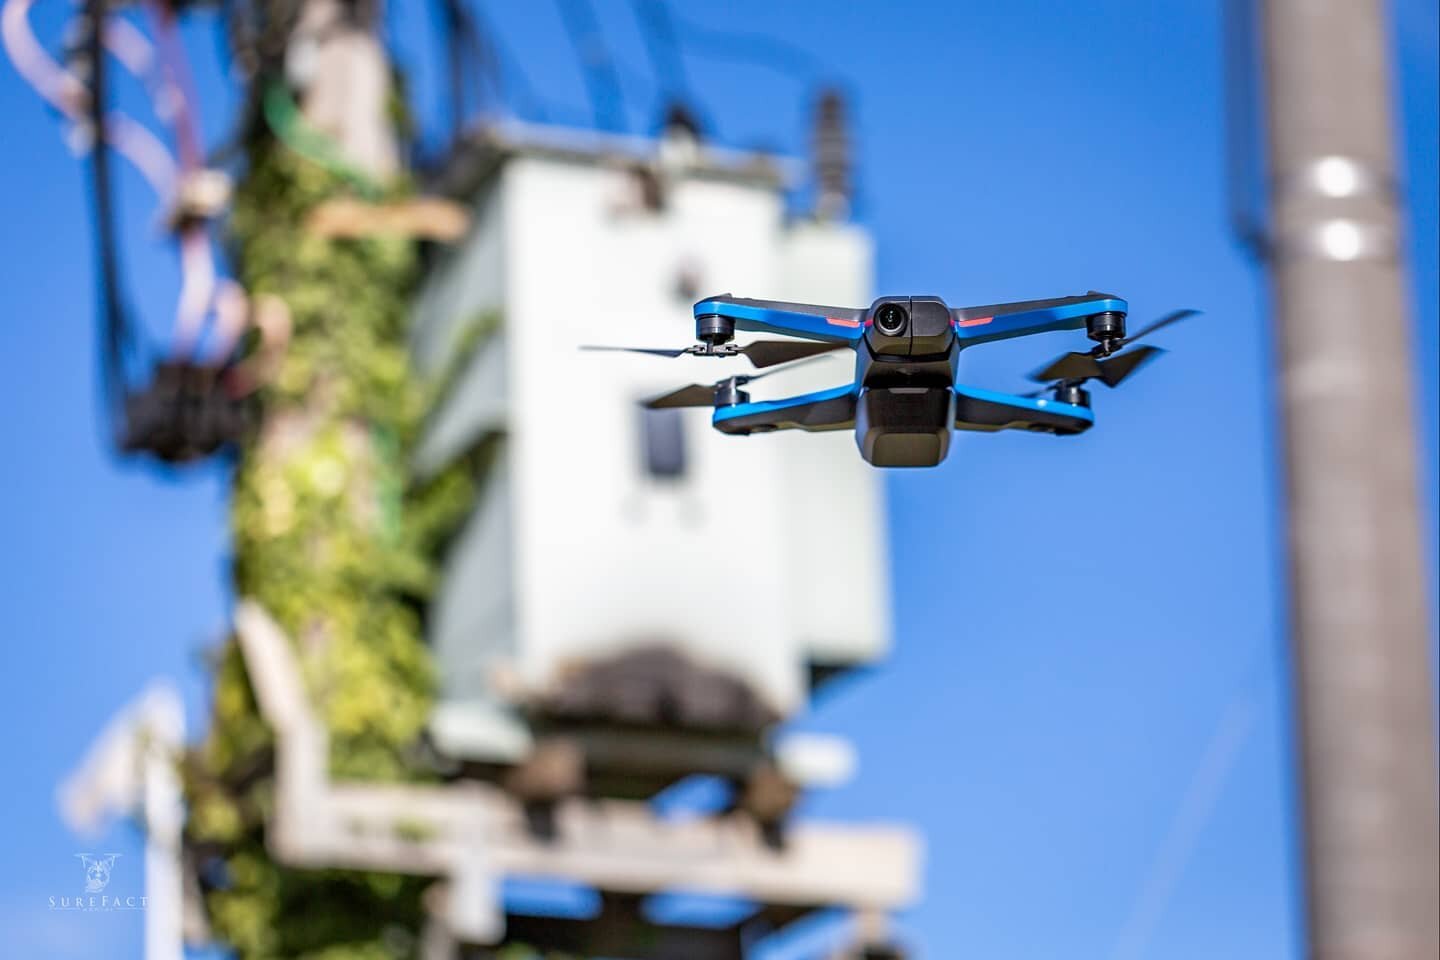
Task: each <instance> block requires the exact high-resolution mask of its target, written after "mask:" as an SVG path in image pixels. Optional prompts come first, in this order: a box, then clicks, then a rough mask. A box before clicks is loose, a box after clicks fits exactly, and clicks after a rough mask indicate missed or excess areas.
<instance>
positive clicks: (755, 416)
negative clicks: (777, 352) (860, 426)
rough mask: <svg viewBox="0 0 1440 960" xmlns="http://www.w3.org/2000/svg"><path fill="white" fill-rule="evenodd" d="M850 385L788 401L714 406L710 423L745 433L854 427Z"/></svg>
mask: <svg viewBox="0 0 1440 960" xmlns="http://www.w3.org/2000/svg"><path fill="white" fill-rule="evenodd" d="M855 395H856V390H855V387H854V386H853V385H852V384H846V385H845V386H843V387H835V388H833V389H830V390H821V391H819V392H818V393H807V394H804V395H803V396H799V397H791V398H789V399H788V400H762V401H759V402H756V403H739V404H735V405H734V406H729V407H717V408H716V409H715V415H714V417H713V419H712V421H711V422H712V423H713V424H714V426H715V429H716V430H719V431H720V432H721V433H732V434H739V435H742V436H743V435H745V434H747V433H757V432H766V431H771V430H807V431H810V432H812V433H813V432H818V431H823V430H847V429H849V428H851V427H853V426H855Z"/></svg>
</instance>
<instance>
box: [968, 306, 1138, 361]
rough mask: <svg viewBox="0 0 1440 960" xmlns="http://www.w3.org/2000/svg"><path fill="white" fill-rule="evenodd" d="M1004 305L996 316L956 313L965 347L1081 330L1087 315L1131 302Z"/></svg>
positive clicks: (1124, 309) (1126, 309)
mask: <svg viewBox="0 0 1440 960" xmlns="http://www.w3.org/2000/svg"><path fill="white" fill-rule="evenodd" d="M1001 309H1002V308H996V312H995V314H994V316H992V317H990V318H989V319H988V320H985V318H983V317H980V318H969V319H967V318H965V317H964V316H962V315H959V314H957V316H956V319H955V322H954V327H955V337H956V339H958V340H959V341H960V346H961V347H962V348H964V347H970V346H974V345H975V344H977V343H990V342H992V341H995V340H1009V339H1012V338H1014V337H1028V336H1031V335H1033V334H1037V333H1049V332H1050V331H1052V330H1078V329H1080V328H1081V327H1083V326H1085V318H1086V317H1089V316H1092V315H1094V314H1097V313H1105V312H1107V311H1114V312H1117V313H1127V312H1129V309H1130V306H1129V304H1127V303H1126V302H1125V301H1124V300H1120V299H1117V298H1113V297H1097V298H1095V299H1093V300H1088V299H1077V300H1076V301H1075V302H1072V303H1065V304H1060V305H1056V306H1049V307H1039V308H1036V309H1033V310H1017V311H1015V312H1013V313H1004V312H1001ZM981 321H984V322H981Z"/></svg>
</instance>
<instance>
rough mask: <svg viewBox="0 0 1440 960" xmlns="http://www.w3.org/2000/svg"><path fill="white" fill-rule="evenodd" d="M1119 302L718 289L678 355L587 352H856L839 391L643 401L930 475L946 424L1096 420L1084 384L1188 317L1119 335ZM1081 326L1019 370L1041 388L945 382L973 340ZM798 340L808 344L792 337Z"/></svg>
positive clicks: (725, 392) (743, 378)
mask: <svg viewBox="0 0 1440 960" xmlns="http://www.w3.org/2000/svg"><path fill="white" fill-rule="evenodd" d="M1128 311H1129V305H1128V304H1127V303H1126V302H1125V301H1124V300H1121V299H1120V298H1119V297H1115V296H1112V295H1110V294H1108V293H1096V292H1094V291H1092V292H1090V293H1088V294H1086V295H1085V296H1083V297H1062V298H1060V299H1058V300H1022V301H1018V302H1016V303H998V304H994V305H991V306H986V307H956V308H953V309H952V308H950V307H947V306H946V305H945V301H943V300H941V299H940V298H939V297H881V298H880V299H878V300H876V301H875V302H874V303H872V304H871V305H870V307H869V308H868V309H866V308H861V307H853V308H852V307H822V306H817V305H814V304H809V303H785V302H782V301H775V300H747V299H744V298H741V297H732V296H730V295H729V294H724V295H722V296H718V297H710V298H708V299H705V300H701V301H700V302H699V303H697V304H695V338H696V339H697V340H698V341H700V342H699V343H697V344H695V345H694V346H691V347H684V348H680V349H670V350H667V349H650V348H644V347H592V348H588V349H601V350H627V351H633V352H638V353H648V354H655V355H658V356H667V357H679V356H684V355H689V356H700V357H734V356H740V355H743V356H745V357H747V358H748V359H749V360H750V362H751V363H752V364H753V365H754V366H756V367H757V368H758V367H771V366H775V365H776V364H781V363H788V362H790V361H793V360H800V359H804V358H806V357H812V356H816V355H818V354H822V353H826V352H829V351H831V350H839V349H841V348H844V347H848V348H850V349H852V350H854V351H855V379H854V381H853V382H852V383H848V384H846V385H844V386H841V387H835V388H833V389H830V390H821V391H819V392H817V393H807V394H804V395H803V396H799V397H791V398H789V399H787V400H764V401H751V399H750V395H749V394H748V393H746V392H745V391H744V390H742V389H741V388H742V387H743V386H745V385H746V384H747V383H749V382H751V381H752V380H756V379H759V378H760V377H762V376H765V374H748V375H747V374H741V375H738V376H733V377H726V378H725V379H724V380H720V381H718V382H716V383H713V384H709V385H703V384H698V383H697V384H691V385H689V386H686V387H681V388H680V389H679V390H675V391H673V392H671V393H667V394H664V395H663V396H659V397H655V398H653V399H651V400H648V401H646V404H645V405H646V406H648V407H652V408H662V407H714V409H715V414H714V417H713V420H712V422H713V424H714V426H715V429H717V430H719V431H721V432H722V433H730V434H738V435H740V436H745V435H747V434H751V433H767V432H769V431H772V430H789V429H800V430H812V431H814V430H849V429H851V428H854V430H855V441H856V443H857V444H858V445H859V447H860V454H861V456H863V457H864V458H865V459H866V460H867V461H869V462H870V463H872V464H874V465H875V466H877V467H933V466H935V465H936V464H938V463H939V462H940V461H942V460H944V459H945V455H946V453H947V452H949V448H950V431H951V430H952V429H954V430H985V431H994V430H1006V429H1020V430H1031V431H1035V432H1037V433H1050V434H1056V435H1059V436H1065V435H1070V434H1077V433H1083V432H1084V431H1086V430H1089V429H1090V427H1091V426H1093V425H1094V423H1095V417H1094V414H1092V413H1091V412H1090V394H1089V392H1088V391H1087V390H1085V388H1084V384H1085V383H1086V382H1087V381H1090V380H1098V381H1100V382H1101V383H1103V384H1105V385H1106V386H1107V387H1114V386H1117V385H1118V384H1120V383H1121V381H1123V380H1125V379H1126V378H1127V377H1129V376H1130V375H1131V374H1133V373H1134V372H1135V371H1136V370H1138V369H1139V368H1140V367H1141V366H1142V365H1143V364H1145V363H1146V362H1147V361H1149V360H1151V359H1153V358H1154V357H1155V356H1157V355H1158V354H1160V353H1162V352H1163V351H1162V350H1161V349H1160V348H1159V347H1152V346H1140V347H1136V348H1135V349H1133V350H1125V351H1124V352H1119V351H1121V350H1123V348H1125V347H1127V346H1129V345H1130V344H1132V343H1134V342H1135V341H1137V340H1139V339H1141V338H1142V337H1145V336H1148V335H1149V334H1151V333H1154V332H1155V331H1156V330H1159V329H1160V328H1162V327H1166V326H1169V325H1170V324H1172V323H1174V322H1176V321H1177V320H1181V319H1184V318H1185V317H1187V316H1190V315H1192V314H1194V313H1195V312H1196V311H1194V310H1177V311H1175V312H1174V313H1170V314H1167V315H1166V316H1164V317H1161V318H1160V319H1159V320H1157V321H1155V322H1154V323H1152V324H1150V325H1148V326H1146V327H1144V328H1143V329H1141V330H1139V331H1138V332H1136V334H1135V335H1134V336H1131V337H1127V336H1126V335H1125V315H1126V313H1127V312H1128ZM1081 327H1084V328H1085V330H1086V333H1088V334H1089V337H1090V339H1091V340H1094V341H1095V346H1094V347H1093V348H1092V349H1090V350H1088V351H1086V352H1084V353H1067V354H1065V355H1064V356H1062V357H1060V358H1059V359H1058V360H1056V361H1055V362H1053V363H1051V364H1049V365H1047V366H1045V367H1044V368H1042V369H1040V370H1037V371H1036V372H1035V373H1033V374H1031V379H1032V380H1034V381H1036V382H1038V383H1043V384H1046V386H1044V387H1041V388H1040V389H1039V390H1036V391H1033V392H1032V393H1028V394H1010V393H998V392H995V391H993V390H982V389H979V388H977V387H970V386H966V385H964V384H961V383H957V382H956V373H957V370H958V368H959V362H960V353H961V351H963V350H965V349H966V348H968V347H973V346H975V345H976V344H981V343H990V342H992V341H995V340H1009V339H1011V338H1013V337H1028V336H1030V335H1032V334H1036V333H1048V332H1050V331H1052V330H1078V329H1079V328H1081ZM736 330H754V331H767V332H770V333H781V334H786V335H788V336H791V337H799V338H802V339H801V340H761V341H757V342H755V343H750V344H747V345H745V346H739V345H737V344H735V343H734V342H733V341H734V338H735V331H736ZM805 341H810V342H805Z"/></svg>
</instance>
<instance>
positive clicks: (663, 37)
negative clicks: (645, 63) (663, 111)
mask: <svg viewBox="0 0 1440 960" xmlns="http://www.w3.org/2000/svg"><path fill="white" fill-rule="evenodd" d="M634 8H635V17H636V19H637V20H638V21H639V22H640V30H641V33H642V34H643V35H644V38H645V48H646V50H648V51H649V53H650V62H651V64H652V65H653V66H654V68H655V76H656V78H657V79H658V80H659V82H660V87H661V90H662V91H663V93H664V95H665V96H667V97H669V98H671V99H675V100H679V99H684V98H685V96H686V94H687V93H688V92H689V84H688V83H687V81H686V77H685V55H684V51H682V50H681V48H680V37H679V36H678V35H677V34H676V32H675V21H674V19H673V18H672V17H671V15H670V6H669V4H668V3H666V2H665V0H634Z"/></svg>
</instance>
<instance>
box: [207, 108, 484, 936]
mask: <svg viewBox="0 0 1440 960" xmlns="http://www.w3.org/2000/svg"><path fill="white" fill-rule="evenodd" d="M273 89H276V88H275V87H274V86H273V85H272V87H270V88H268V89H267V96H266V110H267V117H268V118H269V121H270V122H271V123H272V124H273V125H274V126H275V127H276V130H275V133H276V135H277V137H278V139H277V137H270V136H266V135H264V133H263V132H262V133H260V134H259V135H257V136H256V137H255V139H254V141H253V142H252V144H251V147H250V154H249V170H248V175H247V176H246V178H245V180H244V182H243V183H242V184H241V185H240V187H239V189H238V191H237V195H236V198H235V206H234V211H233V216H232V220H231V231H232V234H233V240H234V243H235V250H236V254H237V262H238V264H239V272H240V279H241V281H242V282H243V283H244V285H245V287H246V288H247V289H248V290H249V291H250V293H251V295H252V296H259V295H264V294H272V295H275V296H278V297H279V298H281V299H282V300H284V302H285V303H286V304H287V305H288V307H289V309H290V312H291V317H292V324H293V332H292V335H291V340H290V344H289V347H288V349H287V351H286V354H285V356H284V358H283V359H282V360H281V361H280V364H279V366H278V369H277V371H276V374H275V376H274V378H273V379H272V381H271V382H270V383H269V384H267V385H266V387H265V388H264V389H263V393H262V397H261V401H262V405H263V409H264V416H263V419H262V425H261V427H260V429H259V431H258V433H257V435H256V437H255V438H254V440H253V441H252V442H250V443H249V444H248V445H247V447H246V448H245V449H244V450H243V452H242V454H241V456H240V458H239V462H238V464H237V468H236V471H235V477H234V490H233V500H232V506H231V533H232V537H233V553H234V558H233V559H234V567H233V570H234V586H235V593H236V595H237V596H242V597H247V598H251V599H254V600H256V601H258V602H259V603H260V604H261V605H262V606H264V607H265V608H266V610H268V611H269V613H270V614H271V615H272V616H273V617H274V618H275V619H276V620H277V622H278V623H279V624H280V625H281V626H282V627H283V628H284V629H285V631H286V632H287V634H288V635H289V636H290V637H291V639H292V640H293V642H294V643H295V645H296V652H297V655H298V659H299V662H300V664H301V666H302V670H303V672H304V675H305V679H306V682H307V686H308V690H309V694H310V697H311V700H312V702H313V703H314V704H315V706H316V708H317V711H318V712H319V714H320V715H321V717H322V718H323V719H324V721H325V723H326V724H327V726H328V728H329V731H330V739H331V753H330V768H331V774H332V776H334V777H336V778H338V779H346V778H349V779H357V780H358V779H363V780H366V781H371V782H374V781H404V780H417V779H424V778H425V777H426V776H427V773H426V771H425V770H424V769H423V768H421V767H419V766H418V765H417V764H416V763H415V761H414V759H413V758H414V756H415V750H414V748H415V745H416V743H417V740H418V737H419V735H420V732H421V730H422V728H423V726H424V724H425V722H426V719H427V717H428V714H429V710H430V705H431V696H432V690H433V668H432V665H431V662H430V657H429V652H428V650H427V648H426V647H425V644H424V642H423V631H422V613H423V609H424V604H425V602H426V599H427V598H428V596H429V594H430V592H431V590H432V588H433V586H434V583H435V580H436V576H437V564H436V554H437V552H438V548H439V546H440V545H441V544H442V543H443V541H444V540H445V538H446V537H447V536H448V535H449V534H450V532H451V531H452V530H453V529H454V527H455V526H456V524H457V523H458V522H459V520H460V519H461V518H462V517H463V515H464V514H465V512H466V511H467V510H468V508H469V506H470V504H471V503H472V502H473V497H474V483H473V479H472V472H471V471H470V470H469V469H468V468H467V467H466V466H465V465H464V464H460V465H457V466H456V467H454V468H451V469H448V470H446V471H443V472H442V473H440V474H439V475H438V476H435V477H433V478H430V479H428V480H427V481H425V483H424V484H422V485H416V484H415V483H413V482H412V481H411V479H410V475H409V472H408V470H407V463H408V458H409V456H410V454H411V451H412V450H413V448H414V445H415V443H416V440H417V437H418V434H419V430H420V426H421V421H422V417H423V415H424V413H425V410H426V407H427V402H428V401H429V400H430V399H432V397H433V393H434V390H427V389H426V388H424V387H422V386H421V385H420V384H419V383H417V381H416V379H415V377H414V376H413V374H412V371H411V368H410V365H409V358H408V353H407V350H406V346H405V322H406V317H407V313H408V306H409V301H410V296H411V293H412V291H413V287H414V283H415V280H416V277H417V258H416V250H415V245H414V243H413V242H412V241H411V240H410V239H408V238H405V237H401V236H371V237H365V238H361V239H335V238H326V237H323V236H319V235H316V234H313V233H310V232H307V231H306V230H305V229H304V227H303V224H304V223H305V221H306V217H307V215H308V214H309V212H310V211H311V210H313V209H314V208H315V206H316V205H318V204H320V203H321V202H323V201H325V200H327V199H330V198H333V197H336V196H339V195H343V194H347V193H354V192H356V191H357V190H371V191H374V192H372V193H371V194H370V196H376V195H379V188H378V187H375V186H374V185H373V184H370V185H369V186H368V187H366V186H365V185H364V184H362V183H360V182H357V179H356V177H355V176H354V174H353V172H352V171H348V170H346V169H345V168H344V167H343V165H338V164H335V163H332V162H328V161H327V162H321V161H322V160H324V159H325V157H324V153H325V152H324V151H323V150H318V149H317V143H316V141H314V140H313V139H311V134H313V131H307V130H306V128H304V127H303V126H301V125H300V123H299V122H297V121H298V115H296V114H290V113H286V112H285V109H284V108H285V105H284V104H283V103H281V101H280V100H279V99H278V97H276V98H274V99H273V100H272V98H271V97H270V96H269V90H273ZM289 107H291V108H293V101H291V102H290V104H289ZM272 108H274V110H275V112H274V115H271V110H272ZM320 142H322V143H323V138H322V140H321V141H320ZM403 191H404V187H403V186H400V187H396V188H394V189H393V190H391V191H390V193H391V194H392V195H398V194H400V193H403ZM185 773H186V784H187V791H188V794H189V804H190V819H189V823H188V826H187V842H188V847H189V850H190V853H191V855H192V857H194V858H195V860H196V862H197V866H198V872H199V874H200V876H201V877H202V881H203V886H204V894H205V904H206V908H207V913H208V916H209V920H210V923H211V926H212V930H213V932H214V934H215V935H216V937H217V939H218V940H220V941H223V942H224V943H225V944H228V945H229V946H231V947H232V948H233V949H234V950H235V951H236V953H237V955H238V956H239V957H241V958H245V960H260V958H280V957H286V958H290V957H295V958H306V960H342V958H343V960H372V958H373V960H386V958H400V957H410V956H413V955H414V954H415V952H416V938H417V936H418V932H419V930H420V928H421V925H422V921H423V909H422V905H421V894H422V891H423V890H424V888H425V887H426V886H427V885H428V884H429V883H430V880H429V878H419V877H407V876H400V875H396V874H384V873H375V872H363V871H344V870H319V871H316V870H297V869H295V868H291V867H287V866H284V865H281V864H277V863H276V862H274V861H273V860H272V859H271V858H270V855H269V853H268V851H267V849H266V847H265V843H264V840H265V825H266V822H267V818H268V816H269V815H270V813H271V810H272V808H273V800H272V794H273V779H272V776H273V750H272V739H271V735H270V731H269V730H268V729H267V728H266V727H265V724H264V723H263V721H262V720H261V718H260V714H259V711H258V709H257V706H256V702H255V698H254V694H253V691H252V690H251V688H250V685H249V681H248V678H247V677H246V675H245V671H244V667H243V663H242V661H241V658H240V656H239V654H238V651H237V648H236V646H235V644H234V643H233V642H231V643H228V644H227V645H226V647H225V649H224V650H223V652H222V655H221V657H220V659H219V664H218V668H217V671H216V676H215V689H214V703H213V715H212V720H211V725H210V730H209V733H208V736H207V738H206V739H205V741H204V742H203V743H202V744H201V745H200V746H198V747H197V748H196V749H195V750H194V751H193V752H192V754H191V756H190V757H189V758H188V761H187V764H186V770H185Z"/></svg>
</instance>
